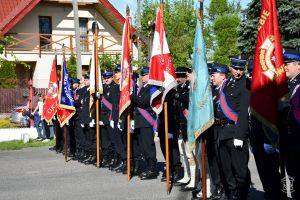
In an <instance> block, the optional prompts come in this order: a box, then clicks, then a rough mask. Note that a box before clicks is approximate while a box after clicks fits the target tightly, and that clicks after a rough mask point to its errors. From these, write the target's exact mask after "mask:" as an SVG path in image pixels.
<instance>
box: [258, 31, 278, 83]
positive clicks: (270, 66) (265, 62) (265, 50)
mask: <svg viewBox="0 0 300 200" xmlns="http://www.w3.org/2000/svg"><path fill="white" fill-rule="evenodd" d="M274 40H275V39H274V36H273V35H271V36H269V37H268V38H266V40H265V41H264V42H263V44H262V46H261V49H260V54H259V61H260V64H261V67H262V70H263V74H264V75H265V76H267V77H268V78H269V79H271V80H274V79H275V77H276V69H275V67H274V60H273V58H274V50H275V45H274Z"/></svg>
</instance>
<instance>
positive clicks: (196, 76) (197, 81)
mask: <svg viewBox="0 0 300 200" xmlns="http://www.w3.org/2000/svg"><path fill="white" fill-rule="evenodd" d="M189 111H190V112H189V114H188V142H189V145H190V148H191V150H192V149H194V148H195V141H196V140H197V138H198V137H199V136H200V135H201V133H203V132H204V131H206V130H207V129H208V128H209V127H211V126H212V125H213V123H214V110H213V100H212V92H211V85H210V80H209V74H208V68H207V63H206V50H205V44H204V39H203V35H202V30H201V25H200V22H199V20H197V26H196V33H195V41H194V53H193V77H192V80H191V83H190V99H189Z"/></svg>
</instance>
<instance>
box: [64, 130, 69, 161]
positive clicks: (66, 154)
mask: <svg viewBox="0 0 300 200" xmlns="http://www.w3.org/2000/svg"><path fill="white" fill-rule="evenodd" d="M63 130H64V154H65V161H66V162H67V160H68V142H67V141H68V138H67V137H68V134H67V126H66V125H64V128H63Z"/></svg>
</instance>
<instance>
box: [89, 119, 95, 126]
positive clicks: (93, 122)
mask: <svg viewBox="0 0 300 200" xmlns="http://www.w3.org/2000/svg"><path fill="white" fill-rule="evenodd" d="M94 125H95V120H94V119H92V121H91V122H90V127H91V128H93V127H94Z"/></svg>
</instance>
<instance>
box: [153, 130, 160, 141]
mask: <svg viewBox="0 0 300 200" xmlns="http://www.w3.org/2000/svg"><path fill="white" fill-rule="evenodd" d="M158 141H159V137H158V132H157V131H156V132H154V142H158Z"/></svg>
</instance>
